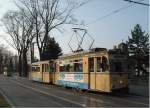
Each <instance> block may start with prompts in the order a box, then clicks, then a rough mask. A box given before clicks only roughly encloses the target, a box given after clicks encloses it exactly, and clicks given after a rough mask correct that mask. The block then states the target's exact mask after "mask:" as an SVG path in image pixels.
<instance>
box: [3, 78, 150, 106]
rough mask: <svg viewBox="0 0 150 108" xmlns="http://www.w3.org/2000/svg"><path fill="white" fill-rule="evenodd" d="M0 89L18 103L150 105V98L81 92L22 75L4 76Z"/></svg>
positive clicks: (20, 104)
mask: <svg viewBox="0 0 150 108" xmlns="http://www.w3.org/2000/svg"><path fill="white" fill-rule="evenodd" d="M0 90H1V91H2V92H3V93H4V94H5V96H6V97H7V98H8V99H9V101H10V102H11V104H12V105H13V106H14V107H148V106H149V98H148V97H141V96H134V95H123V96H120V95H117V96H112V95H108V94H100V93H87V92H84V93H81V92H77V91H75V90H70V89H65V88H62V87H57V86H54V85H44V84H41V83H36V82H32V81H29V80H27V79H22V78H17V79H16V78H12V77H4V76H0Z"/></svg>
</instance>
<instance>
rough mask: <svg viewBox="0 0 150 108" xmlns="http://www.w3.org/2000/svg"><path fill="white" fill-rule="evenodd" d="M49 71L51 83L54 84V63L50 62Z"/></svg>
mask: <svg viewBox="0 0 150 108" xmlns="http://www.w3.org/2000/svg"><path fill="white" fill-rule="evenodd" d="M49 71H50V82H51V83H52V84H53V83H54V82H55V64H54V62H53V61H50V62H49Z"/></svg>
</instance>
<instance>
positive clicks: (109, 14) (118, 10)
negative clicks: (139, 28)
mask: <svg viewBox="0 0 150 108" xmlns="http://www.w3.org/2000/svg"><path fill="white" fill-rule="evenodd" d="M140 1H143V0H139V2H140ZM134 5H135V4H130V5H127V6H124V7H121V8H119V9H116V10H114V11H112V12H110V13H108V14H106V15H104V16H102V17H99V18H97V19H96V20H94V21H91V22H89V23H87V24H85V25H84V26H88V25H91V24H94V23H96V22H98V21H100V20H103V19H105V18H107V17H109V16H112V15H114V14H116V13H118V12H120V11H122V10H125V9H128V8H130V7H132V6H134Z"/></svg>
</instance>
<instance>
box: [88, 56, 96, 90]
mask: <svg viewBox="0 0 150 108" xmlns="http://www.w3.org/2000/svg"><path fill="white" fill-rule="evenodd" d="M94 64H95V59H94V58H89V85H90V86H89V87H90V89H94V90H95V89H96V72H95V65H94Z"/></svg>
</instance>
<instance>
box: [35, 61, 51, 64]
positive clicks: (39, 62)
mask: <svg viewBox="0 0 150 108" xmlns="http://www.w3.org/2000/svg"><path fill="white" fill-rule="evenodd" d="M42 63H49V60H46V61H38V62H34V63H32V64H42Z"/></svg>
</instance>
